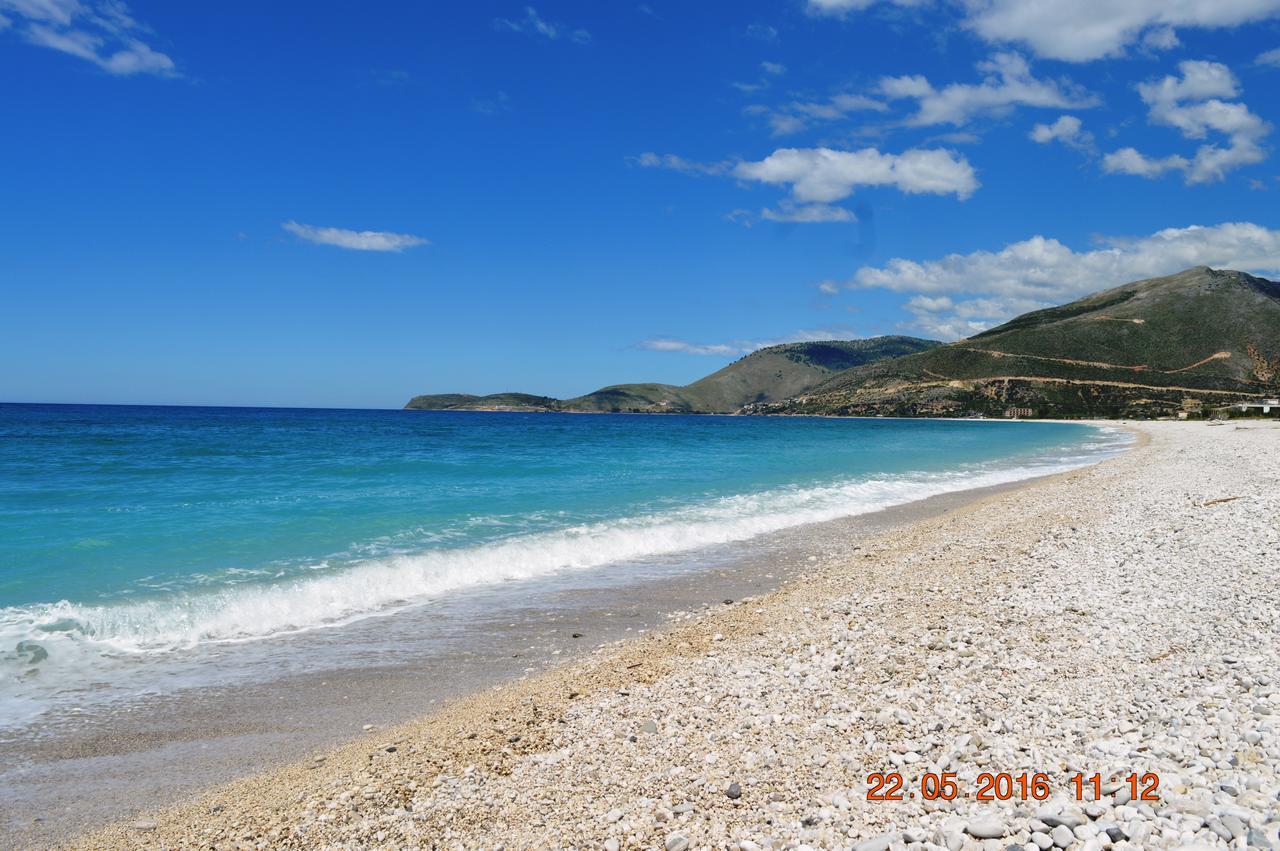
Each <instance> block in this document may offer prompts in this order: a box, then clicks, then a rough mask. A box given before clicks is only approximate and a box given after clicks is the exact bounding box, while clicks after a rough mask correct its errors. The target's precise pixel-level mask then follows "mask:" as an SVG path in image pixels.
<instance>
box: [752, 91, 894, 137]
mask: <svg viewBox="0 0 1280 851" xmlns="http://www.w3.org/2000/svg"><path fill="white" fill-rule="evenodd" d="M888 108H889V107H888V105H887V104H886V103H884V102H883V101H879V100H876V99H875V98H871V97H867V96H866V95H856V94H847V93H842V94H837V95H833V96H831V97H829V98H826V99H823V100H795V101H792V102H791V103H788V104H784V105H782V106H779V107H776V108H772V109H771V108H769V107H765V106H757V107H753V108H751V109H750V110H749V111H750V112H751V113H753V114H758V115H763V116H766V117H767V119H768V122H769V128H770V129H771V130H772V131H773V135H774V136H790V135H793V134H795V133H799V132H801V131H803V130H807V129H808V128H809V127H810V125H813V124H819V123H823V122H828V121H836V120H839V119H841V118H844V117H845V116H847V115H850V114H852V113H854V112H885V111H886V110H888Z"/></svg>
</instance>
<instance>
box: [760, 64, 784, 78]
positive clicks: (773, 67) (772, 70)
mask: <svg viewBox="0 0 1280 851" xmlns="http://www.w3.org/2000/svg"><path fill="white" fill-rule="evenodd" d="M760 70H761V71H764V72H765V73H766V74H772V75H773V76H775V77H780V76H782V75H783V74H785V73H787V66H786V65H783V64H782V63H781V62H761V63H760Z"/></svg>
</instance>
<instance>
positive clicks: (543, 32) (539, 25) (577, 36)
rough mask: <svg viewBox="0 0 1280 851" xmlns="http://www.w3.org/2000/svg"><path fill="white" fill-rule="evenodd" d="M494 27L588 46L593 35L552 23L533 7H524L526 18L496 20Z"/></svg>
mask: <svg viewBox="0 0 1280 851" xmlns="http://www.w3.org/2000/svg"><path fill="white" fill-rule="evenodd" d="M493 25H494V26H496V27H497V28H498V29H503V30H510V31H511V32H518V33H529V34H531V35H540V36H542V37H543V38H547V39H550V40H551V41H555V40H557V39H561V38H566V39H568V40H569V41H572V42H574V43H575V44H586V43H588V42H589V41H591V33H589V32H587V31H586V30H584V29H574V28H570V27H567V26H565V25H564V24H554V23H551V22H550V21H547V20H546V19H544V18H543V17H542V16H541V15H539V14H538V10H537V9H535V8H533V7H532V6H525V7H524V17H521V18H495V19H494V21H493Z"/></svg>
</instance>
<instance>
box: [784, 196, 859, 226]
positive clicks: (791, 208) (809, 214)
mask: <svg viewBox="0 0 1280 851" xmlns="http://www.w3.org/2000/svg"><path fill="white" fill-rule="evenodd" d="M760 218H762V219H764V220H765V221H770V222H798V223H805V224H813V223H815V222H819V223H820V222H853V221H857V218H856V217H855V216H854V215H853V213H852V212H850V211H849V210H846V209H845V208H844V207H837V206H835V205H834V204H796V203H795V202H794V201H791V200H789V199H783V200H782V202H781V203H779V204H778V208H777V209H776V210H769V209H765V210H761V211H760Z"/></svg>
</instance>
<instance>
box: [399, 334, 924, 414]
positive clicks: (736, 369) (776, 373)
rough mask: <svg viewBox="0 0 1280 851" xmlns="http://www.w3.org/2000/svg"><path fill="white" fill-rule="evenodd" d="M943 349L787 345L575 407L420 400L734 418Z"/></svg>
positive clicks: (459, 399) (891, 341)
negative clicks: (852, 372) (859, 371)
mask: <svg viewBox="0 0 1280 851" xmlns="http://www.w3.org/2000/svg"><path fill="white" fill-rule="evenodd" d="M937 345H940V344H939V343H936V342H934V341H932V340H919V339H916V338H914V337H873V338H871V339H868V340H826V341H822V342H813V343H784V344H782V345H778V346H769V347H768V348H764V349H760V350H758V351H755V352H752V353H751V354H749V355H746V356H745V357H742V358H740V359H739V360H737V361H735V362H733V363H731V364H729V365H728V366H726V367H725V368H724V369H721V370H719V371H717V372H714V373H712V374H711V375H708V376H707V377H705V378H701V379H699V380H698V381H695V382H693V383H692V384H686V385H684V386H675V385H671V384H617V385H613V386H610V387H604V388H601V389H600V390H597V391H595V392H594V393H588V394H586V395H585V396H579V397H577V398H574V399H566V400H564V401H559V400H556V399H552V398H550V397H546V396H529V395H526V394H522V393H500V394H496V395H493V396H470V395H467V394H457V393H451V394H442V395H435V396H415V397H414V398H413V399H411V400H410V401H409V404H408V405H406V406H405V407H406V408H412V409H419V410H557V411H579V412H596V413H599V412H643V413H726V414H727V413H735V412H737V411H739V410H740V409H742V408H743V407H744V406H746V405H752V404H762V403H763V404H767V403H775V402H781V401H783V400H785V399H789V398H791V397H793V396H797V395H799V394H802V393H805V392H807V391H809V390H811V389H812V388H814V387H815V386H817V385H818V384H820V383H822V382H823V381H825V380H827V379H828V378H830V377H831V376H833V375H836V374H837V373H839V372H841V371H843V370H847V369H850V368H852V367H855V366H860V365H863V364H868V363H873V362H875V361H879V360H883V359H885V358H895V357H899V356H902V355H906V354H911V353H914V352H920V351H924V350H926V349H929V348H931V347H934V346H937Z"/></svg>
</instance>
